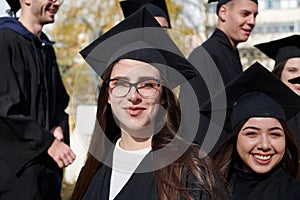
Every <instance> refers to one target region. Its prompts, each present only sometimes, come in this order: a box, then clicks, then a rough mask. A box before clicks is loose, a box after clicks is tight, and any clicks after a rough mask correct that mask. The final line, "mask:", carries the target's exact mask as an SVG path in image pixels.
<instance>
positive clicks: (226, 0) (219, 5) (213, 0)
mask: <svg viewBox="0 0 300 200" xmlns="http://www.w3.org/2000/svg"><path fill="white" fill-rule="evenodd" d="M229 1H231V0H208V3H212V2H218V5H217V10H216V12H217V14H218V13H219V10H220V8H221V6H222V5H223V4H225V3H228V2H229ZM251 1H253V2H255V3H256V4H258V1H257V0H251Z"/></svg>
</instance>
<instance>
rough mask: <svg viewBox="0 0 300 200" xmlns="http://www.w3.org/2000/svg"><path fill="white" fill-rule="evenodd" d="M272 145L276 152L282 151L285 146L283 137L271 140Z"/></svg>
mask: <svg viewBox="0 0 300 200" xmlns="http://www.w3.org/2000/svg"><path fill="white" fill-rule="evenodd" d="M272 146H273V148H274V149H275V151H277V152H278V153H284V152H285V147H286V145H285V139H282V140H276V141H273V142H272Z"/></svg>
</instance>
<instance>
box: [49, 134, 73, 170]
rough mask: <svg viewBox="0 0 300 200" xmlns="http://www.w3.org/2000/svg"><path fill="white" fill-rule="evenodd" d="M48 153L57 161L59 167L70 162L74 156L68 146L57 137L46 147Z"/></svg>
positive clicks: (65, 165)
mask: <svg viewBox="0 0 300 200" xmlns="http://www.w3.org/2000/svg"><path fill="white" fill-rule="evenodd" d="M48 154H49V155H50V156H51V157H52V159H53V160H54V161H55V162H56V163H57V165H58V167H59V168H63V167H67V166H68V165H70V164H72V163H73V161H74V160H75V158H76V155H75V154H74V153H73V151H72V150H71V149H70V147H69V146H68V145H66V144H65V143H63V142H62V141H59V140H58V139H54V141H53V143H52V144H51V146H50V147H49V149H48Z"/></svg>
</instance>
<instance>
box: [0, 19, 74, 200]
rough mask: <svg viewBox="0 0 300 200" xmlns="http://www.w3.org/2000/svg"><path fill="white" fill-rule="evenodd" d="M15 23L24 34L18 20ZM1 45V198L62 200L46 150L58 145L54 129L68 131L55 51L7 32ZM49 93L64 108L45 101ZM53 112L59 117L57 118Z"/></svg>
mask: <svg viewBox="0 0 300 200" xmlns="http://www.w3.org/2000/svg"><path fill="white" fill-rule="evenodd" d="M9 20H12V19H9ZM1 22H2V21H1ZM12 24H13V25H12V26H14V27H16V29H18V30H20V29H21V30H22V29H25V28H24V27H21V26H20V25H19V24H18V22H17V21H16V22H13V23H12ZM0 25H3V24H1V23H0ZM43 36H44V37H46V36H45V35H43ZM0 46H1V49H2V52H1V54H0V60H1V64H0V71H1V73H0V80H1V84H0V130H1V134H0V148H1V150H0V177H1V178H0V199H1V200H3V199H10V200H11V199H28V200H32V199H60V186H61V185H60V183H59V181H58V180H59V177H58V173H57V165H56V163H55V162H54V161H53V160H52V158H50V156H49V155H48V154H47V149H48V148H49V146H50V145H51V144H52V142H53V140H54V137H53V135H52V134H51V133H50V132H49V130H50V129H51V126H52V125H53V124H56V125H59V124H60V123H61V125H62V127H63V128H64V129H65V130H66V128H68V125H66V124H65V123H67V115H66V114H65V113H64V111H63V110H64V109H65V107H66V106H67V104H68V96H67V94H66V93H65V90H64V88H63V89H62V88H60V89H57V87H60V86H61V84H62V82H61V79H60V77H58V73H59V72H58V68H57V65H53V63H54V62H55V63H56V61H55V57H53V53H54V50H53V48H52V46H49V44H48V45H45V46H42V43H41V41H40V40H38V39H37V38H36V37H31V38H30V37H24V35H21V34H19V33H17V32H16V31H15V30H12V29H10V28H3V27H1V30H0ZM39 55H40V56H39ZM45 66H53V69H51V67H49V68H48V69H47V68H46V67H45ZM46 74H51V79H52V80H53V81H54V82H55V84H54V85H52V86H51V87H49V88H48V87H47V84H49V83H51V79H50V80H46V78H45V77H46V76H47V75H46ZM50 88H51V89H50ZM50 90H51V93H52V94H53V95H54V96H56V97H55V99H56V100H58V99H59V101H61V100H62V101H63V103H61V104H60V103H59V102H58V101H55V99H53V98H52V99H53V101H50V102H49V101H47V97H48V95H49V94H50V92H49V91H50ZM57 103H58V104H57ZM55 104H56V105H55ZM53 105H54V106H53ZM51 109H53V110H51ZM62 109H63V110H62ZM50 110H51V111H50ZM51 112H52V113H55V112H56V114H57V115H59V117H57V118H56V119H54V118H55V116H51V115H50V113H51ZM62 113H64V114H62ZM58 121H60V122H58Z"/></svg>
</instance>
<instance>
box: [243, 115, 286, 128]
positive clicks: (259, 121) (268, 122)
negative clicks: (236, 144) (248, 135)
mask: <svg viewBox="0 0 300 200" xmlns="http://www.w3.org/2000/svg"><path fill="white" fill-rule="evenodd" d="M247 126H253V127H256V128H260V129H270V128H274V127H279V128H282V126H281V124H280V122H279V120H278V119H276V118H274V117H251V118H249V119H248V120H247V122H246V123H245V124H244V126H243V128H244V127H247Z"/></svg>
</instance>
